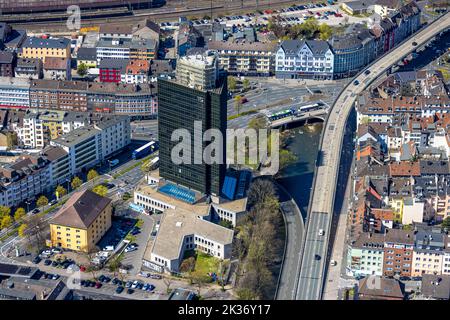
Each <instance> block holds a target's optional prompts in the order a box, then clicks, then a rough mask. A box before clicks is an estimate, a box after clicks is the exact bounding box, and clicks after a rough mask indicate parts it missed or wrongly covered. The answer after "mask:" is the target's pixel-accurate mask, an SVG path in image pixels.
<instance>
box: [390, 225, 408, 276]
mask: <svg viewBox="0 0 450 320" xmlns="http://www.w3.org/2000/svg"><path fill="white" fill-rule="evenodd" d="M413 249H414V233H413V232H412V231H405V230H400V229H388V230H386V233H385V237H384V262H383V275H384V276H394V275H400V276H405V277H410V276H411V273H412V269H413V267H412V266H413Z"/></svg>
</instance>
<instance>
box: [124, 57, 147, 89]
mask: <svg viewBox="0 0 450 320" xmlns="http://www.w3.org/2000/svg"><path fill="white" fill-rule="evenodd" d="M149 73H150V62H149V61H148V60H130V61H128V64H127V65H126V67H125V72H123V73H122V74H121V75H120V81H121V82H122V83H129V84H140V83H148V80H149V79H148V78H149Z"/></svg>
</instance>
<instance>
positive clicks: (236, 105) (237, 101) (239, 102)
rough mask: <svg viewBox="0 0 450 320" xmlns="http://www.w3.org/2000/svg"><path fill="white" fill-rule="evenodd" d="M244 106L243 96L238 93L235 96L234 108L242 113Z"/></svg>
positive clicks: (238, 112)
mask: <svg viewBox="0 0 450 320" xmlns="http://www.w3.org/2000/svg"><path fill="white" fill-rule="evenodd" d="M241 106H242V97H241V96H240V95H237V96H236V97H234V110H236V113H237V114H240V111H241Z"/></svg>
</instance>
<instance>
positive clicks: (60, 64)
mask: <svg viewBox="0 0 450 320" xmlns="http://www.w3.org/2000/svg"><path fill="white" fill-rule="evenodd" d="M44 78H45V79H51V80H70V79H72V73H71V68H70V59H67V58H59V57H47V59H45V62H44Z"/></svg>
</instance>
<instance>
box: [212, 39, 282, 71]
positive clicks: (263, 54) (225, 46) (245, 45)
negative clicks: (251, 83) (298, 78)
mask: <svg viewBox="0 0 450 320" xmlns="http://www.w3.org/2000/svg"><path fill="white" fill-rule="evenodd" d="M276 47H277V45H276V44H275V43H272V42H267V43H266V42H248V41H240V42H227V41H211V42H209V43H208V48H209V49H210V50H216V51H217V52H218V53H219V64H220V66H221V67H222V68H223V69H225V70H226V71H227V72H228V73H231V74H239V75H248V76H270V75H272V74H273V72H274V71H275V70H274V65H275V51H276Z"/></svg>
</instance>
